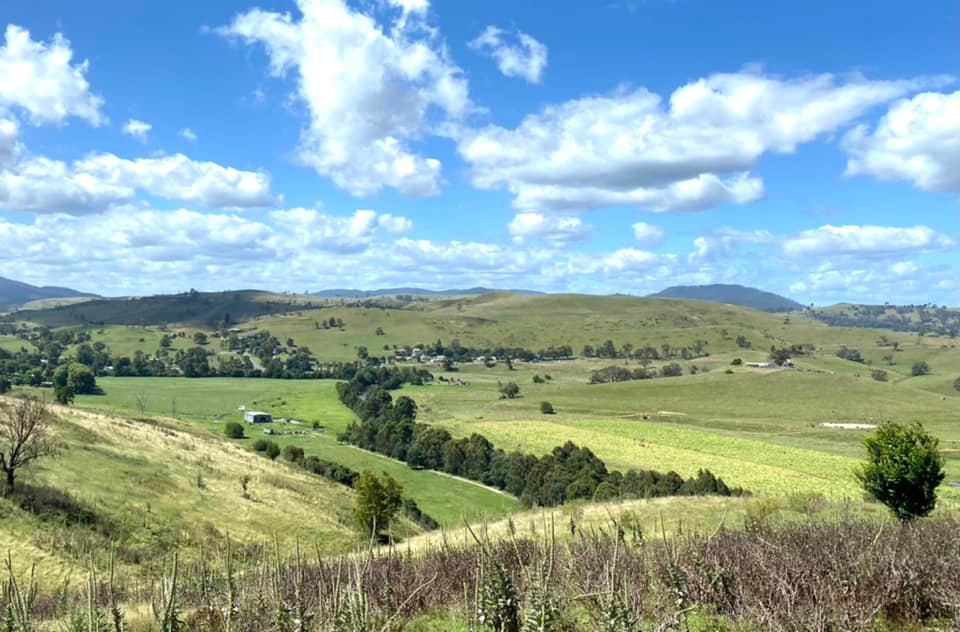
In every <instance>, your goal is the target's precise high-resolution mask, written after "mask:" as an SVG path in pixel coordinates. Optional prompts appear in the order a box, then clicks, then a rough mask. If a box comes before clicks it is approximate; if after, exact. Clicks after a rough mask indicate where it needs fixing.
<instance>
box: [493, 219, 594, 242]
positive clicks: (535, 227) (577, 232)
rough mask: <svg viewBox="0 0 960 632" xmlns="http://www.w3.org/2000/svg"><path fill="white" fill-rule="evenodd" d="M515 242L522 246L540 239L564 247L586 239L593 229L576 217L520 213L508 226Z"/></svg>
mask: <svg viewBox="0 0 960 632" xmlns="http://www.w3.org/2000/svg"><path fill="white" fill-rule="evenodd" d="M507 229H508V230H509V231H510V235H512V236H513V240H514V242H516V243H518V244H522V243H524V242H525V241H528V240H531V239H540V240H543V241H546V242H550V243H553V244H555V245H563V244H567V243H570V242H574V241H582V240H584V239H586V238H587V237H588V236H589V235H590V232H591V230H592V227H591V226H590V225H588V224H585V223H584V222H583V220H581V219H580V218H579V217H575V216H556V215H544V214H543V213H518V214H517V215H515V216H514V218H513V219H512V220H511V221H510V224H509V225H508V226H507Z"/></svg>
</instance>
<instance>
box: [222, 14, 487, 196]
mask: <svg viewBox="0 0 960 632" xmlns="http://www.w3.org/2000/svg"><path fill="white" fill-rule="evenodd" d="M392 4H394V5H395V6H399V7H400V8H402V9H403V15H402V17H401V18H400V19H399V20H398V21H396V22H395V23H393V24H392V25H390V26H391V28H390V29H388V30H385V29H384V28H382V27H381V26H380V25H379V24H378V23H377V21H376V20H375V19H374V18H373V17H371V16H370V15H366V14H363V13H359V12H357V11H354V10H351V9H350V8H349V7H348V6H347V5H346V3H345V2H343V0H299V1H298V7H299V9H300V12H301V14H302V16H301V17H300V18H299V19H297V18H294V17H293V16H291V15H290V14H289V13H276V12H272V11H263V10H260V9H253V10H251V11H248V12H246V13H242V14H240V15H238V16H237V17H236V18H235V19H234V21H233V22H232V23H231V24H230V25H228V26H226V27H223V28H221V29H220V30H219V32H221V33H222V34H224V35H227V36H231V37H236V38H240V39H242V40H243V41H245V42H247V43H248V44H255V43H259V44H262V45H263V46H264V47H265V48H266V50H267V54H268V55H269V57H270V68H271V71H272V73H273V74H274V75H276V76H283V75H285V74H287V73H288V72H290V71H293V72H294V73H295V74H296V79H297V96H298V97H299V99H300V101H302V102H303V103H304V104H305V105H306V107H307V110H308V111H309V116H310V120H309V124H308V125H307V127H305V128H304V129H303V130H302V131H301V135H300V145H299V148H298V150H297V156H298V158H299V160H300V161H301V162H302V163H304V164H306V165H308V166H311V167H313V168H314V169H315V170H316V171H317V172H318V173H320V174H321V175H324V176H328V177H330V178H331V179H332V180H333V182H334V183H335V184H336V185H337V186H339V187H341V188H343V189H346V190H347V191H349V192H350V193H352V194H354V195H371V194H374V193H376V192H378V191H379V190H380V189H382V188H383V187H390V188H394V189H397V190H398V191H400V192H402V193H404V194H408V195H414V196H422V195H432V194H435V193H437V192H438V191H439V188H440V172H441V163H440V161H439V160H437V159H436V158H431V157H427V156H423V155H421V154H419V153H418V152H417V151H416V150H414V149H413V148H412V147H411V143H413V142H414V141H416V140H418V139H420V138H422V137H424V136H425V135H428V134H430V133H435V132H437V130H438V128H439V127H441V126H442V125H443V124H444V123H456V122H457V121H459V120H460V119H461V118H462V117H463V116H464V115H466V114H467V113H468V112H470V111H471V110H472V109H473V106H472V104H471V102H470V99H469V96H468V88H467V80H466V79H465V77H464V76H463V72H462V71H461V70H460V68H459V67H457V66H456V65H455V64H454V63H453V62H452V61H450V59H449V57H448V55H447V53H446V50H445V48H444V47H443V46H442V44H441V43H439V42H438V41H436V35H435V31H434V30H432V29H430V28H428V27H426V25H424V24H423V13H424V12H425V11H426V7H427V4H428V3H427V2H425V1H420V2H417V1H415V0H393V2H392ZM420 27H423V28H420Z"/></svg>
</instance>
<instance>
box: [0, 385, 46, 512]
mask: <svg viewBox="0 0 960 632" xmlns="http://www.w3.org/2000/svg"><path fill="white" fill-rule="evenodd" d="M54 451H55V444H54V441H53V437H52V433H51V431H50V414H49V410H48V409H47V403H46V402H45V401H42V400H39V399H36V398H33V397H29V398H24V399H18V400H14V401H12V402H10V403H8V404H6V405H0V469H2V470H3V472H4V474H6V477H7V478H6V486H5V487H4V488H3V494H4V495H5V496H6V495H9V494H10V493H11V492H12V491H13V484H14V480H15V478H16V474H17V470H19V469H20V468H22V467H24V466H25V465H27V464H29V463H30V462H31V461H35V460H36V459H39V458H41V457H44V456H48V455H51V454H53V453H54Z"/></svg>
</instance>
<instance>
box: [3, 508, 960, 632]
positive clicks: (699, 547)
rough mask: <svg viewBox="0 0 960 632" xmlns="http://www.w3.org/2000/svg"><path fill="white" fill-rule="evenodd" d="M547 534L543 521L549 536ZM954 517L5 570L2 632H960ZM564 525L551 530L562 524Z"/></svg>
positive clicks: (615, 526)
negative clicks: (56, 587) (78, 583)
mask: <svg viewBox="0 0 960 632" xmlns="http://www.w3.org/2000/svg"><path fill="white" fill-rule="evenodd" d="M545 526H546V527H547V528H546V529H545V530H544V531H545V532H546V533H548V534H549V533H551V531H552V528H553V527H552V526H551V525H545ZM958 527H960V524H958V523H957V522H956V521H955V520H953V519H937V520H929V521H920V522H912V523H906V524H902V525H900V524H895V525H891V524H889V523H888V524H886V525H877V524H875V523H860V522H845V523H841V524H835V523H834V524H827V523H814V522H810V523H806V524H802V525H794V526H787V527H779V528H765V527H756V526H755V527H753V528H748V529H746V530H739V531H728V530H725V529H723V528H719V527H718V528H717V529H716V530H715V531H714V532H713V533H711V534H709V535H699V536H689V535H688V536H685V537H679V538H673V539H669V540H668V539H660V538H657V537H653V538H650V537H649V536H648V535H647V534H644V533H642V532H640V531H639V530H637V529H634V528H630V527H629V526H628V525H627V524H625V523H623V522H618V521H616V520H612V521H611V522H610V524H609V527H608V528H605V529H600V530H594V529H586V530H577V525H576V524H574V523H571V525H569V526H567V525H564V527H563V528H564V529H567V528H569V529H570V530H571V531H574V532H575V533H576V535H575V536H573V537H567V538H563V539H560V538H556V537H552V536H550V535H548V536H545V537H542V538H540V537H533V538H523V537H519V536H517V535H516V534H515V533H514V535H513V537H510V538H506V539H503V540H500V541H498V542H496V543H494V542H492V541H491V540H488V539H487V538H485V537H484V536H483V532H482V531H481V532H480V533H475V534H474V535H475V542H474V543H473V544H471V545H467V546H449V545H443V546H438V547H435V548H433V549H431V550H429V551H427V552H425V553H423V554H420V555H417V556H413V555H411V554H409V553H405V552H403V551H397V550H387V551H386V552H378V551H377V550H375V549H368V550H366V551H365V552H362V553H357V554H356V555H354V556H349V557H345V558H336V559H329V558H324V557H322V556H321V555H320V554H318V553H313V552H312V551H309V550H308V549H307V548H306V547H299V546H298V547H297V548H296V549H295V550H293V551H290V552H289V553H287V554H283V553H280V552H279V550H274V551H273V552H272V553H268V554H266V555H262V554H261V555H256V556H242V555H237V553H236V552H232V551H231V550H230V549H229V547H225V548H223V549H221V550H206V551H204V552H202V554H201V555H199V556H191V558H192V559H195V561H193V562H191V563H189V564H187V563H183V562H179V563H178V561H177V559H176V558H175V557H174V558H172V559H171V560H170V563H169V565H168V567H167V569H166V571H165V572H163V573H162V574H161V575H159V576H157V577H155V578H154V579H153V581H149V582H128V581H126V580H125V579H124V578H123V577H122V576H114V575H112V574H110V573H109V570H108V569H104V570H103V571H102V572H101V573H100V574H99V575H98V574H96V573H95V572H93V571H92V570H91V573H90V576H89V581H88V583H87V585H86V587H85V588H83V589H81V590H71V589H61V590H60V591H54V592H52V593H39V592H38V591H37V590H36V587H35V586H33V585H31V583H30V580H29V579H27V578H25V577H24V576H23V574H22V573H23V572H24V571H25V569H24V568H23V567H22V565H18V564H16V563H15V562H14V563H12V565H11V564H10V563H8V578H7V585H6V589H5V590H4V592H3V596H2V604H0V605H2V608H3V613H4V621H5V624H4V625H5V626H6V627H4V628H3V629H5V630H18V631H19V630H32V629H40V628H39V626H40V624H41V622H44V621H46V622H54V621H55V622H60V624H61V626H60V627H59V628H57V627H54V628H53V629H68V630H121V629H124V630H157V629H159V630H164V631H167V630H237V631H239V630H245V631H246V630H249V631H251V632H252V631H259V630H276V631H278V632H279V631H286V630H291V631H292V630H315V631H323V632H326V631H330V632H340V631H344V632H346V631H360V630H364V631H366V630H477V631H480V630H496V631H501V632H510V631H517V632H526V631H533V630H538V631H542V632H547V631H552V630H557V631H560V630H599V631H604V632H607V631H609V632H630V631H634V630H637V631H639V630H759V629H762V630H878V629H891V630H892V629H905V628H912V627H918V626H931V627H936V628H941V627H954V626H957V625H960V601H958V599H957V595H958V594H960V541H958V540H957V538H956V537H955V534H956V532H957V529H958ZM558 528H559V527H558Z"/></svg>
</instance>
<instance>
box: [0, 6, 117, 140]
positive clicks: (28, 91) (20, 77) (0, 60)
mask: <svg viewBox="0 0 960 632" xmlns="http://www.w3.org/2000/svg"><path fill="white" fill-rule="evenodd" d="M72 61H73V50H72V49H71V48H70V42H69V41H67V39H66V38H64V37H63V35H61V34H59V33H58V34H56V35H54V36H53V38H52V39H51V40H50V42H49V43H44V42H37V41H34V40H33V39H31V37H30V32H29V31H27V30H26V29H24V28H22V27H20V26H17V25H15V24H10V25H8V26H7V29H6V33H5V44H4V45H3V46H2V47H0V77H3V80H2V81H0V114H3V113H4V112H5V111H10V110H11V109H13V108H19V109H22V110H23V111H25V112H26V113H27V115H28V117H29V119H30V121H31V122H32V123H34V124H38V125H39V124H50V123H54V124H59V123H62V122H63V121H64V120H65V119H66V118H67V117H70V116H76V117H78V118H82V119H85V120H86V121H87V122H89V123H91V124H92V125H100V123H101V122H103V117H102V115H101V114H100V106H101V105H102V104H103V100H102V99H101V98H100V97H98V96H96V95H94V94H92V93H91V92H90V84H89V83H87V79H86V76H85V75H86V72H87V67H88V64H87V62H86V61H84V62H81V63H79V64H73V63H72Z"/></svg>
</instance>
